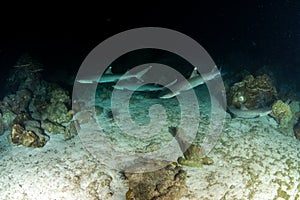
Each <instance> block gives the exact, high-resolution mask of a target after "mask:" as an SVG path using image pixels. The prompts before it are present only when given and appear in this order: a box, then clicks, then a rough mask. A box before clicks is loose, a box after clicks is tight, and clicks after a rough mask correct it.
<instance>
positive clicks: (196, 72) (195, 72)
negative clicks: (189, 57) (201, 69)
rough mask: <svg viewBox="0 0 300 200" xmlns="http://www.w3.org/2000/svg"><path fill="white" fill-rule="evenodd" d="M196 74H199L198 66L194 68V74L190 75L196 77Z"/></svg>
mask: <svg viewBox="0 0 300 200" xmlns="http://www.w3.org/2000/svg"><path fill="white" fill-rule="evenodd" d="M196 76H199V75H198V70H197V67H195V68H194V70H193V71H192V74H191V75H190V78H194V77H196Z"/></svg>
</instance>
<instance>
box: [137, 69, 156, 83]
mask: <svg viewBox="0 0 300 200" xmlns="http://www.w3.org/2000/svg"><path fill="white" fill-rule="evenodd" d="M151 68H152V66H151V65H150V66H149V67H147V68H146V69H143V70H142V71H140V72H138V73H137V74H136V75H135V77H136V78H137V79H138V80H140V81H142V82H144V80H143V79H142V76H144V74H146V73H147V72H148V71H149V70H150V69H151Z"/></svg>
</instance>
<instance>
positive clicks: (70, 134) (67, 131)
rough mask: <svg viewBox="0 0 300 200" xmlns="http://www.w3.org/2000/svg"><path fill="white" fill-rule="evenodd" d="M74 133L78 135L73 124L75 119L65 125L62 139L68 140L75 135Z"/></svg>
mask: <svg viewBox="0 0 300 200" xmlns="http://www.w3.org/2000/svg"><path fill="white" fill-rule="evenodd" d="M76 135H78V133H77V129H76V126H75V121H72V122H71V123H70V124H68V125H67V126H66V129H65V133H64V139H65V140H69V139H71V138H73V137H75V136H76Z"/></svg>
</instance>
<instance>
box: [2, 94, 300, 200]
mask: <svg viewBox="0 0 300 200" xmlns="http://www.w3.org/2000/svg"><path fill="white" fill-rule="evenodd" d="M200 93H201V91H200ZM198 96H200V97H201V98H200V100H201V102H202V103H201V105H200V106H199V107H200V111H201V112H203V113H205V112H207V109H208V108H209V97H208V96H207V94H205V92H204V91H203V95H199V94H198ZM136 101H137V100H136ZM141 101H143V104H139V103H136V105H135V106H134V111H136V112H137V111H138V110H144V108H145V104H147V103H149V104H153V101H159V100H157V99H156V100H153V99H149V100H147V99H144V100H141ZM172 101H173V100H170V101H169V102H170V106H173V105H172ZM165 102H166V101H165ZM165 104H166V103H165ZM108 105H109V103H108V102H105V101H103V105H102V106H103V107H104V108H105V107H107V106H108ZM143 106H144V108H142V107H143ZM201 109H202V110H201ZM176 112H177V111H176ZM176 112H175V111H174V113H173V114H174V115H175V114H178V113H176ZM144 114H147V112H145V113H144ZM171 115H172V111H171ZM141 116H143V114H141ZM202 116H204V117H203V119H207V116H205V115H202ZM99 120H101V121H102V122H103V123H104V125H103V128H104V130H105V129H107V130H110V131H111V132H112V133H111V134H113V133H115V134H116V135H115V136H114V135H112V137H113V138H114V142H115V143H120V145H119V147H118V148H121V149H123V150H126V149H130V150H131V148H133V147H135V148H141V149H143V145H144V144H143V142H141V141H130V139H129V138H128V137H126V135H125V136H124V135H123V134H121V133H120V134H119V133H116V132H117V131H118V129H117V128H116V127H115V126H116V125H115V124H114V123H113V122H112V120H110V119H107V118H106V116H105V114H102V115H101V116H100V117H99ZM174 123H175V122H174ZM169 125H172V124H169ZM87 127H88V126H87ZM203 129H205V128H203ZM154 130H155V129H154ZM199 130H201V123H200V127H199ZM8 134H9V132H6V133H5V134H4V135H2V136H0V155H1V157H0V159H1V161H0V171H1V175H0V199H1V200H2V199H3V200H10V199H11V200H19V199H20V200H21V199H22V200H27V199H28V200H35V199H36V200H40V199H49V200H55V199H56V200H63V199H72V200H76V199H78V200H79V199H80V200H82V199H86V200H89V199H116V200H121V199H125V193H126V191H127V190H128V185H127V184H126V180H124V178H123V177H122V176H121V174H120V173H119V172H118V170H115V169H110V167H108V166H106V165H104V164H103V163H101V161H100V162H99V159H96V158H95V156H94V155H93V154H92V153H91V152H90V151H87V149H86V148H85V147H86V146H84V145H83V143H82V140H81V138H80V137H79V136H76V137H75V138H73V139H71V140H68V141H65V140H64V139H63V136H62V135H50V137H51V138H50V141H49V142H48V143H47V144H46V145H45V146H44V147H43V148H35V149H33V148H26V147H23V146H15V145H11V144H9V143H8V141H7V135H8ZM161 137H162V138H161V139H160V138H159V135H155V137H154V138H155V139H153V140H155V142H153V143H151V144H157V142H159V141H168V139H169V138H168V137H169V136H166V135H164V134H162V136H161ZM106 145H107V146H106ZM157 146H158V147H159V145H157ZM157 146H155V145H154V146H153V147H152V148H153V149H155V148H156V147H157ZM101 149H102V150H103V152H101V153H103V154H107V155H109V153H110V151H111V144H108V143H106V142H103V143H102V144H101ZM150 149H151V148H150ZM299 149H300V142H299V141H298V140H296V139H295V138H294V137H289V136H285V135H283V134H282V133H280V132H279V130H278V128H277V124H276V122H275V121H274V120H273V119H272V118H270V117H268V116H267V117H261V118H256V119H247V120H245V119H239V118H234V119H231V118H230V117H229V116H228V115H227V117H226V122H225V125H224V128H223V131H222V134H221V136H220V138H219V140H218V142H217V143H216V145H215V147H214V149H213V150H212V151H211V152H210V153H209V157H211V158H212V159H213V160H214V164H213V165H207V166H204V167H203V168H200V169H199V168H192V167H185V166H184V169H185V170H186V171H187V176H188V178H187V181H186V185H187V187H188V190H189V192H188V193H187V194H186V195H185V197H183V198H182V199H183V200H188V199H195V200H199V199H207V200H210V199H213V200H215V199H224V200H225V199H255V200H256V199H257V200H262V199H263V200H269V199H270V200H273V199H288V200H295V199H300V151H299ZM148 151H150V150H149V149H148Z"/></svg>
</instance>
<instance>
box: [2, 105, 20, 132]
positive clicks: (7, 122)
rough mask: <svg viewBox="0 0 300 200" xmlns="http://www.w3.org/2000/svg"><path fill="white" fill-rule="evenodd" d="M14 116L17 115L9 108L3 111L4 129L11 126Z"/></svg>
mask: <svg viewBox="0 0 300 200" xmlns="http://www.w3.org/2000/svg"><path fill="white" fill-rule="evenodd" d="M16 116H17V115H16V114H15V113H13V112H12V111H10V110H7V111H5V112H3V115H2V122H3V128H4V129H5V130H9V129H11V126H12V125H13V121H14V119H15V118H16Z"/></svg>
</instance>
